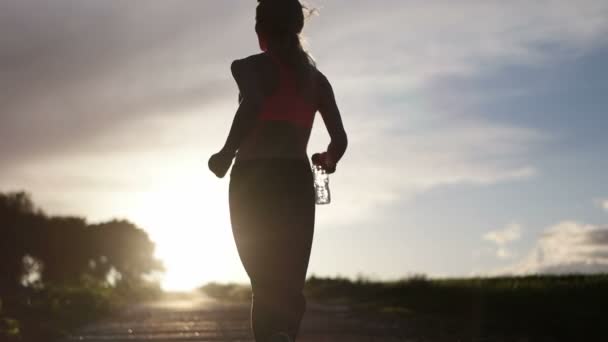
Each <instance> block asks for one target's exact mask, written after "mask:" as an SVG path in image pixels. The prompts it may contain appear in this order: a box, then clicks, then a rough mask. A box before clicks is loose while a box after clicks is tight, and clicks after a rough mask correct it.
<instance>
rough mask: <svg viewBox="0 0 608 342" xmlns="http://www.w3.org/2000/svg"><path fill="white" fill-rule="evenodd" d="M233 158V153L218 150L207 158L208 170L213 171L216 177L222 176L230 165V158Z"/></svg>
mask: <svg viewBox="0 0 608 342" xmlns="http://www.w3.org/2000/svg"><path fill="white" fill-rule="evenodd" d="M233 158H234V154H232V153H229V152H225V151H220V152H218V153H216V154H214V155H212V156H211V158H209V162H208V163H207V164H208V166H209V170H211V172H213V173H214V174H215V175H216V176H217V177H218V178H224V176H225V175H226V173H227V172H228V169H229V168H230V165H232V159H233Z"/></svg>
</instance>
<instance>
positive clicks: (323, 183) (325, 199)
mask: <svg viewBox="0 0 608 342" xmlns="http://www.w3.org/2000/svg"><path fill="white" fill-rule="evenodd" d="M313 175H314V180H315V202H316V203H317V204H329V203H330V202H331V194H330V193H329V175H328V174H327V172H325V170H323V168H322V167H321V166H320V165H313Z"/></svg>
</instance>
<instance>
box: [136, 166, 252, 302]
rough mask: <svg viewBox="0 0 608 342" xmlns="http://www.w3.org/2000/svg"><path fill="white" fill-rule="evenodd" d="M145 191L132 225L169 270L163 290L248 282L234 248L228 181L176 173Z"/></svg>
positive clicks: (196, 173)
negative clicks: (152, 244) (147, 237)
mask: <svg viewBox="0 0 608 342" xmlns="http://www.w3.org/2000/svg"><path fill="white" fill-rule="evenodd" d="M162 179H163V180H164V181H163V182H162V183H161V184H159V185H158V186H157V187H154V188H153V189H151V190H150V191H146V192H145V193H142V194H141V196H139V197H140V198H141V200H140V201H139V203H138V206H137V209H136V210H134V213H133V215H132V217H133V219H134V221H135V222H136V223H137V224H138V225H139V226H141V227H142V228H143V229H145V230H146V231H147V232H148V234H149V235H150V238H151V239H152V240H153V241H154V242H155V244H156V257H158V258H159V259H160V260H162V262H163V264H164V266H165V275H164V278H163V280H162V287H163V289H165V290H171V291H176V290H179V291H185V290H192V289H194V288H197V287H199V286H201V285H203V284H205V283H207V282H209V281H238V280H243V279H244V274H243V270H242V268H241V266H240V264H239V263H238V261H239V259H238V254H237V253H236V248H235V246H234V242H233V237H232V230H231V228H230V216H229V211H228V194H227V192H228V191H227V182H226V181H225V180H218V179H216V178H213V177H210V176H207V175H203V174H201V172H193V173H190V174H188V173H187V172H176V174H175V175H172V176H170V177H166V176H164V177H162Z"/></svg>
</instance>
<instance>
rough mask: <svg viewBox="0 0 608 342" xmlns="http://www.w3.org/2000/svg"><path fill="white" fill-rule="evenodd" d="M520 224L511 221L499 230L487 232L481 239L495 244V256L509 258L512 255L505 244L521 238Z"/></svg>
mask: <svg viewBox="0 0 608 342" xmlns="http://www.w3.org/2000/svg"><path fill="white" fill-rule="evenodd" d="M521 231H522V227H521V225H519V224H517V223H511V224H509V225H507V226H506V227H504V228H503V229H500V230H494V231H490V232H487V233H485V234H484V235H483V239H484V240H486V241H489V242H492V243H494V244H495V245H496V256H497V257H498V258H500V259H509V258H512V257H513V256H514V254H513V252H511V251H510V250H509V249H508V248H507V246H508V245H509V244H510V243H513V242H515V241H517V240H519V239H520V238H521Z"/></svg>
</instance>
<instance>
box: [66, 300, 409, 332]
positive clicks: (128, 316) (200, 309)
mask: <svg viewBox="0 0 608 342" xmlns="http://www.w3.org/2000/svg"><path fill="white" fill-rule="evenodd" d="M402 334H403V331H402V329H401V328H398V327H392V326H390V324H388V323H383V324H378V322H375V323H373V322H370V321H365V322H364V321H362V320H361V319H357V318H355V317H354V316H353V315H352V314H351V313H350V311H349V310H348V308H346V307H340V306H323V305H319V304H314V303H310V304H309V308H308V310H307V312H306V315H305V317H304V320H303V322H302V329H301V333H300V337H299V338H298V342H333V341H348V342H363V341H365V342H376V341H377V342H392V341H415V340H410V339H405V338H403V337H401V336H403V335H402ZM67 341H88V342H102V341H103V342H109V341H113V342H118V341H125V342H126V341H129V342H133V341H167V342H169V341H200V342H203V341H231V342H236V341H253V337H252V334H251V331H250V328H249V305H248V304H246V303H238V304H235V303H222V302H219V301H216V300H213V299H210V298H208V297H204V296H203V295H191V296H182V297H174V298H166V299H163V300H160V301H157V302H153V303H147V304H142V305H138V306H134V307H132V308H130V309H128V310H126V311H125V312H124V313H122V314H120V315H117V316H115V317H111V318H108V319H106V320H103V321H100V322H97V323H95V324H91V325H89V326H86V327H84V328H83V329H81V330H80V331H79V332H77V333H76V334H74V335H73V336H71V337H70V338H69V339H68V340H67Z"/></svg>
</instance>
